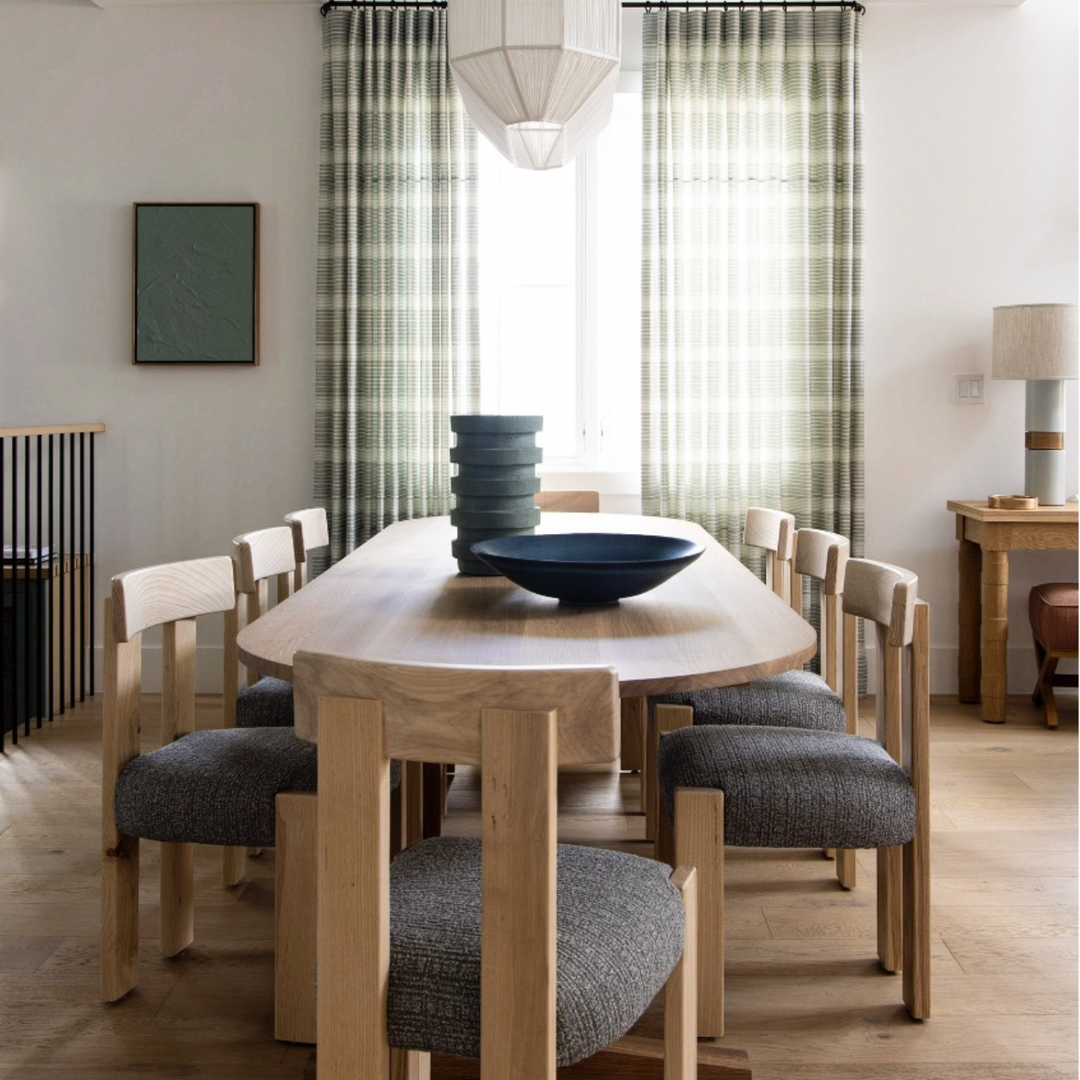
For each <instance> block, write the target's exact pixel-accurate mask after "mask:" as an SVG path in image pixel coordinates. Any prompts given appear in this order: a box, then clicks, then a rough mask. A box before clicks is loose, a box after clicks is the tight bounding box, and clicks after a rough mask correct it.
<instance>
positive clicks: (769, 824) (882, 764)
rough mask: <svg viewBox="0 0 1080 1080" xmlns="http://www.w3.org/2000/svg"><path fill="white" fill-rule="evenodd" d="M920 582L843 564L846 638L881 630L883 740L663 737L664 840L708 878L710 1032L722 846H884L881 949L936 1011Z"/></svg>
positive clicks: (758, 730)
mask: <svg viewBox="0 0 1080 1080" xmlns="http://www.w3.org/2000/svg"><path fill="white" fill-rule="evenodd" d="M917 587H918V579H917V578H916V577H915V575H914V574H911V573H909V572H908V571H906V570H901V569H899V568H897V567H893V566H888V565H886V564H884V563H876V562H870V561H868V560H864V559H852V560H851V561H850V562H849V563H848V569H847V579H846V585H845V591H844V621H845V624H846V626H845V639H847V640H854V635H855V632H856V627H855V625H854V623H855V621H856V620H857V619H858V618H862V619H865V620H867V621H868V622H869V623H870V624H873V626H874V627H875V631H876V635H877V657H878V663H877V685H876V691H875V692H876V700H877V736H876V738H874V739H868V738H863V737H861V736H858V735H852V734H849V733H847V732H831V731H812V730H805V729H798V728H775V727H742V726H738V725H707V726H694V727H688V728H682V729H680V730H678V731H675V732H673V733H671V734H670V735H665V736H664V737H663V739H662V740H661V742H660V747H659V753H658V759H657V772H658V777H659V781H660V788H661V794H662V796H663V802H664V810H665V812H664V813H663V815H662V817H661V828H660V835H659V838H658V841H659V842H658V848H659V851H660V852H661V854H662V855H663V854H666V853H668V852H671V851H673V852H674V853H675V854H676V856H677V858H678V859H679V860H680V861H688V862H691V863H692V864H693V865H695V866H696V867H697V869H698V873H699V877H700V894H701V922H700V929H699V940H700V954H699V969H698V970H699V975H700V982H699V994H698V1002H699V1007H700V1010H701V1011H700V1012H699V1015H698V1023H699V1027H700V1029H701V1031H702V1033H703V1034H707V1035H720V1034H722V1033H723V1023H724V959H723V958H724V930H723V911H724V900H723V897H724V847H725V845H728V846H731V847H776V848H807V847H823V848H836V849H847V848H850V849H856V848H876V849H877V854H878V896H877V900H878V956H879V958H880V961H881V964H882V966H883V967H884V968H885V970H886V971H897V970H900V969H901V968H902V969H903V973H904V978H903V998H904V1003H905V1005H906V1006H907V1009H908V1012H909V1013H910V1014H911V1016H912V1017H913V1018H915V1019H920V1020H921V1019H925V1018H926V1017H928V1016H929V1015H930V928H929V918H930V915H929V913H930V900H929V890H930V881H929V813H930V800H929V763H928V745H929V730H928V729H929V664H928V659H927V652H928V645H927V641H928V609H927V607H926V605H925V604H924V603H922V602H917V601H916V591H917ZM847 683H848V684H849V685H850V686H851V687H852V692H853V688H854V680H847ZM856 705H857V702H855V701H854V700H851V701H849V705H848V707H849V709H850V710H851V711H852V713H854V710H855V708H856ZM900 761H902V762H903V764H902V765H901V764H898V762H900ZM672 823H674V828H672ZM901 863H902V868H901ZM901 881H902V883H903V892H902V902H901V897H900V893H899V883H900V882H901Z"/></svg>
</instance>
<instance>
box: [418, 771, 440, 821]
mask: <svg viewBox="0 0 1080 1080" xmlns="http://www.w3.org/2000/svg"><path fill="white" fill-rule="evenodd" d="M423 783H424V796H423V798H424V807H423V811H422V813H423V822H424V825H423V831H424V836H425V837H428V836H440V835H442V805H443V799H442V791H443V767H442V766H441V765H439V764H431V763H430V762H424V781H423Z"/></svg>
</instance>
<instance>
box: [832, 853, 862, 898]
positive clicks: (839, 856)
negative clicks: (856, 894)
mask: <svg viewBox="0 0 1080 1080" xmlns="http://www.w3.org/2000/svg"><path fill="white" fill-rule="evenodd" d="M855 854H856V853H855V849H854V848H840V849H839V850H837V852H836V880H837V881H838V882H840V886H841V888H844V889H854V888H855V878H856V875H857V871H856V869H855Z"/></svg>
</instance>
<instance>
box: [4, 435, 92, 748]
mask: <svg viewBox="0 0 1080 1080" xmlns="http://www.w3.org/2000/svg"><path fill="white" fill-rule="evenodd" d="M104 431H105V425H104V424H50V425H42V426H39V427H17V428H0V537H2V538H3V560H2V564H3V594H2V595H3V604H2V607H0V615H2V640H0V750H2V749H3V748H4V742H5V739H6V737H7V735H9V734H10V736H11V741H12V743H17V742H18V741H19V728H20V726H21V727H22V731H23V734H24V735H29V734H30V725H31V721H33V722H34V724H35V726H36V727H39V728H40V727H41V724H42V721H43V720H46V719H47V720H50V721H51V720H52V718H53V716H55V715H56V714H57V713H63V712H64V711H65V709H67V708H69V707H70V706H73V705H74V704H75V703H76V702H79V701H83V700H85V699H86V696H87V694H92V693H93V688H94V642H93V618H92V612H93V610H94V444H95V440H96V438H97V436H98V435H100V434H101V433H102V432H104Z"/></svg>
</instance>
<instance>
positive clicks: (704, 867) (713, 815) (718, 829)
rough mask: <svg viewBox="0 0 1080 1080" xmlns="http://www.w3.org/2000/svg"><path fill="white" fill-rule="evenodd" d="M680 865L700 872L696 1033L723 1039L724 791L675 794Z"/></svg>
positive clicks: (676, 847) (677, 846) (691, 791)
mask: <svg viewBox="0 0 1080 1080" xmlns="http://www.w3.org/2000/svg"><path fill="white" fill-rule="evenodd" d="M665 817H666V815H665ZM675 862H676V865H678V866H693V867H694V868H695V869H696V870H697V879H698V882H697V895H698V918H697V941H698V944H697V969H698V991H697V1003H698V1012H697V1028H698V1034H699V1035H701V1036H702V1037H704V1038H719V1037H720V1036H721V1035H723V1034H724V793H723V792H722V791H719V790H716V789H712V788H680V789H679V790H678V791H677V792H676V793H675Z"/></svg>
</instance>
